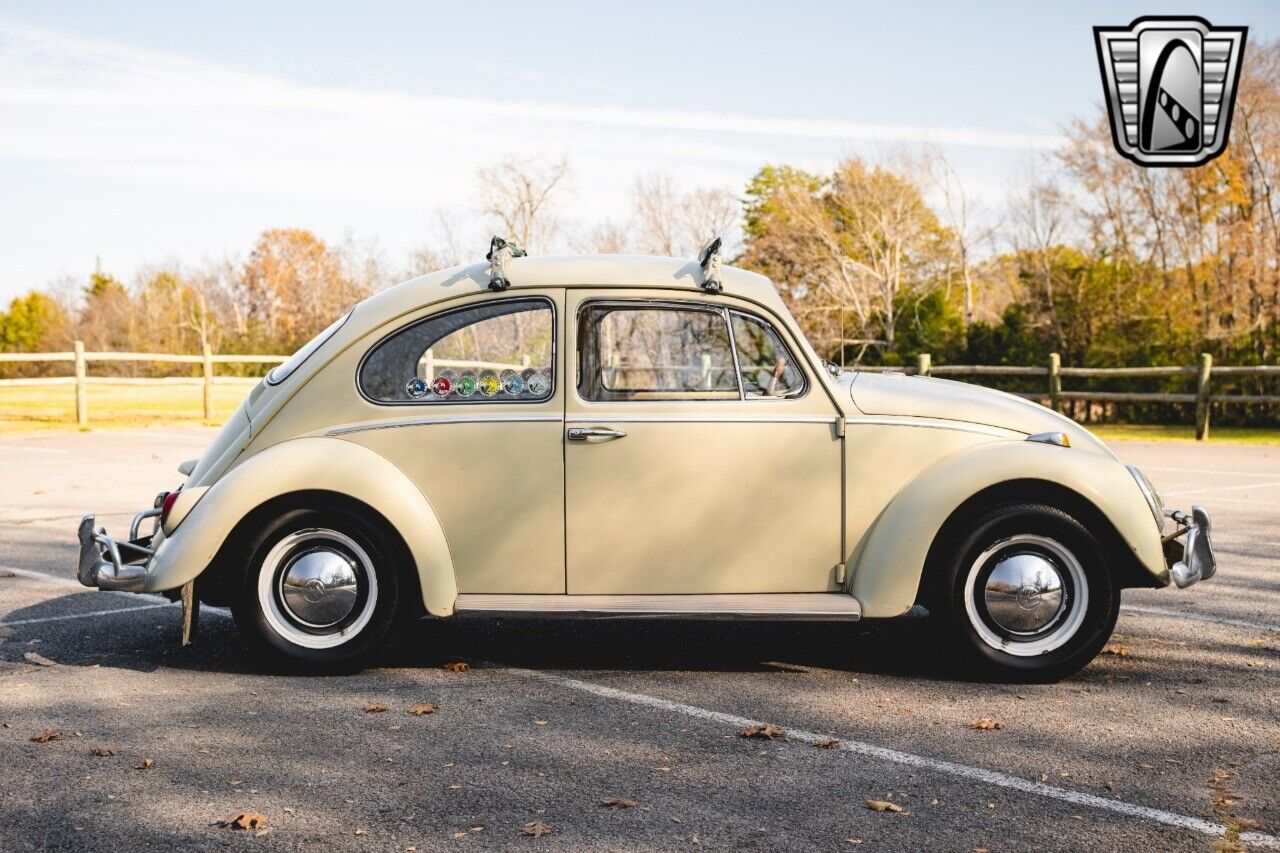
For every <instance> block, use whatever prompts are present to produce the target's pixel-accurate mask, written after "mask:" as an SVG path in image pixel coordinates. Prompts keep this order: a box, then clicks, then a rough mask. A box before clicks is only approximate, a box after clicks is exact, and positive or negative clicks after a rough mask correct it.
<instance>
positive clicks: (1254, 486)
mask: <svg viewBox="0 0 1280 853" xmlns="http://www.w3.org/2000/svg"><path fill="white" fill-rule="evenodd" d="M1272 486H1280V480H1277V481H1273V482H1270V483H1244V484H1242V485H1239V486H1211V487H1209V488H1207V489H1178V490H1177V491H1175V492H1163V493H1161V495H1160V496H1161V497H1166V498H1167V497H1173V496H1174V495H1207V494H1210V493H1213V492H1238V491H1240V490H1241V489H1269V488H1271V487H1272Z"/></svg>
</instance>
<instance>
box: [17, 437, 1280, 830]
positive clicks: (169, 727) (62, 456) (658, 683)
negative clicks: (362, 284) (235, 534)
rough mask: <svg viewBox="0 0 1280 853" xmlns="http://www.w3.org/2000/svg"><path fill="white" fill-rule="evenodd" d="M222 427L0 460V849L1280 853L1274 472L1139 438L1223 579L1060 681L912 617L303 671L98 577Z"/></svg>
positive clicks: (665, 633) (1219, 449) (1240, 457)
mask: <svg viewBox="0 0 1280 853" xmlns="http://www.w3.org/2000/svg"><path fill="white" fill-rule="evenodd" d="M211 435H212V431H210V430H198V429H186V430H165V431H160V430H149V431H138V432H93V433H70V434H62V433H59V434H44V435H32V436H15V435H10V436H5V437H0V724H2V726H3V727H2V728H0V779H2V780H3V782H2V784H0V849H3V850H44V849H76V850H125V849H127V850H169V849H174V848H175V847H183V848H200V849H204V848H208V849H222V848H224V847H228V846H230V847H232V848H246V849H254V850H258V849H261V850H269V849H318V848H323V849H352V850H400V851H404V850H410V849H416V850H419V851H421V850H466V849H481V848H484V849H489V848H499V849H520V850H525V849H530V850H532V849H557V850H562V849H610V850H668V849H671V850H677V849H678V850H688V849H726V848H732V849H749V850H836V849H853V848H855V847H856V848H858V849H867V850H870V849H880V850H906V849H922V848H927V849H946V850H977V849H986V850H991V851H997V850H1025V849H1032V848H1035V849H1054V850H1066V849H1088V850H1095V849H1096V850H1132V849H1136V848H1146V849H1149V850H1207V849H1211V848H1213V846H1214V845H1215V844H1217V845H1220V846H1222V847H1225V848H1226V849H1238V847H1240V846H1244V847H1248V848H1255V847H1256V848H1280V529H1278V527H1280V448H1271V447H1257V446H1235V445H1211V446H1196V445H1194V444H1181V443H1179V444H1168V443H1167V444H1145V443H1139V442H1132V443H1123V444H1121V443H1117V444H1116V445H1115V448H1116V450H1117V452H1118V454H1119V455H1120V456H1121V458H1122V459H1124V460H1125V461H1128V462H1133V463H1136V464H1138V465H1140V466H1141V467H1143V469H1144V470H1145V471H1146V472H1147V473H1148V475H1149V476H1150V477H1151V479H1152V480H1153V481H1155V483H1156V485H1157V486H1158V487H1159V488H1160V489H1161V491H1162V493H1163V494H1164V496H1165V498H1166V502H1167V503H1169V504H1174V505H1182V506H1189V505H1190V504H1191V503H1193V502H1195V503H1203V504H1205V505H1206V506H1208V507H1209V508H1210V510H1211V511H1212V512H1213V514H1214V521H1215V531H1214V533H1215V543H1216V546H1217V551H1218V558H1219V563H1220V566H1221V569H1220V571H1219V574H1218V577H1216V578H1214V579H1213V580H1212V581H1211V582H1209V583H1206V584H1202V585H1199V586H1197V587H1194V588H1192V589H1190V590H1186V591H1182V592H1179V591H1177V590H1173V589H1169V590H1160V591H1128V592H1127V593H1126V598H1125V610H1124V612H1123V613H1122V615H1121V618H1120V624H1119V626H1118V629H1117V634H1116V637H1115V639H1114V642H1113V645H1112V646H1111V647H1110V649H1109V651H1108V653H1106V654H1103V655H1101V656H1100V657H1099V658H1098V659H1097V660H1096V661H1095V662H1094V663H1093V664H1092V665H1090V666H1089V667H1088V668H1087V669H1085V670H1084V671H1083V672H1082V673H1081V674H1079V675H1078V676H1076V677H1074V678H1072V679H1070V680H1068V681H1065V682H1062V683H1060V684H1057V685H1047V686H1017V685H993V684H972V683H965V682H960V681H954V680H949V678H948V674H947V673H946V672H945V671H939V670H938V668H937V667H936V666H935V665H934V661H933V655H932V654H931V652H932V650H931V649H930V648H928V646H927V644H926V643H925V642H923V641H922V638H921V635H920V632H919V631H918V630H916V628H918V626H913V625H912V624H911V623H910V622H899V623H891V624H879V625H874V624H871V623H866V624H862V625H856V626H849V625H821V624H812V623H790V624H762V623H746V624H726V623H705V624H698V623H655V622H630V623H628V622H585V623H583V622H578V623H575V622H537V623H528V622H526V623H521V622H506V621H504V622H493V621H481V620H473V621H466V622H461V621H460V622H447V623H423V624H421V625H420V626H419V627H418V629H417V630H416V631H415V632H414V634H413V636H412V637H410V638H409V642H407V643H406V646H405V648H404V649H403V650H402V651H400V652H399V653H397V654H396V655H395V656H394V657H393V658H392V659H390V660H388V661H387V662H386V665H385V667H383V668H379V669H376V670H371V671H367V672H365V673H363V674H361V675H358V676H351V677H342V678H288V677H280V676H271V675H263V674H260V673H258V672H256V671H255V670H254V667H253V664H252V662H251V661H249V660H246V658H245V655H244V652H243V650H242V648H241V646H240V645H239V642H238V640H237V637H236V632H235V628H234V625H233V624H232V623H231V620H230V619H229V618H226V617H225V616H221V615H219V614H218V613H217V612H214V613H213V614H209V613H208V612H206V618H205V619H204V620H203V625H202V629H201V634H200V636H199V638H198V640H197V642H196V643H195V644H193V645H192V646H190V647H188V648H185V649H184V648H180V647H179V645H178V635H179V624H180V613H179V609H178V608H177V607H176V606H173V605H169V604H167V603H164V602H163V601H162V600H158V599H154V598H143V597H138V596H129V595H126V594H118V593H116V594H112V593H101V592H94V591H90V590H86V589H84V588H83V587H80V586H79V585H78V584H76V583H75V582H74V575H75V556H76V545H75V541H74V538H75V537H74V533H75V525H76V522H77V521H78V519H79V517H80V515H81V514H82V513H84V512H85V511H88V510H96V511H97V512H98V513H99V517H100V519H101V520H102V522H103V523H104V524H106V525H107V527H108V529H109V530H112V531H120V532H123V531H124V530H125V529H126V528H127V525H128V521H129V518H130V516H131V514H132V512H133V511H134V510H135V509H137V508H139V507H142V506H147V505H149V504H150V501H151V498H152V497H153V496H154V494H155V492H156V491H158V490H159V489H162V488H164V487H166V486H172V485H174V484H176V483H177V482H178V481H179V480H180V476H179V475H178V474H177V473H176V472H175V466H176V465H177V464H178V463H179V462H181V461H182V460H184V459H187V458H190V457H193V456H196V455H197V454H198V452H199V451H200V450H201V449H202V448H203V446H204V445H205V443H206V442H207V441H208V440H209V438H210V437H211ZM457 661H465V662H467V663H469V664H470V668H469V669H468V670H466V671H461V672H454V671H449V670H448V669H446V668H444V665H445V664H450V663H453V662H457ZM421 704H432V705H435V706H436V707H437V709H438V710H436V711H435V712H434V713H427V714H421V715H412V714H410V713H407V709H409V708H410V707H412V706H415V705H421ZM377 708H385V710H383V711H378V710H376V709H377ZM981 719H989V720H995V721H998V723H999V727H998V728H987V729H983V728H976V727H974V725H973V724H974V723H975V721H978V720H981ZM756 723H772V724H774V725H776V726H779V727H781V728H782V729H783V730H784V731H785V732H786V735H785V736H783V737H779V738H775V739H755V738H745V737H742V736H741V733H742V732H743V730H744V729H745V728H746V727H747V726H749V725H752V724H756ZM51 731H56V732H58V733H59V734H58V736H56V737H51V738H49V739H47V740H46V741H45V742H43V743H39V742H35V741H33V738H35V737H37V736H38V735H40V734H41V733H42V732H46V733H47V732H51ZM868 801H883V802H885V803H891V804H892V805H893V807H894V808H895V809H900V811H895V810H886V811H876V810H873V809H872V808H870V807H868V805H867V803H868ZM606 802H609V803H611V804H606ZM238 811H242V812H255V813H259V814H261V815H265V817H266V824H265V826H264V827H261V828H259V829H256V830H255V829H248V830H236V829H232V828H225V827H221V826H219V825H217V821H218V820H219V819H220V818H224V817H227V816H229V815H231V814H233V813H236V812H238ZM526 827H528V830H527V831H528V832H541V830H542V828H549V829H550V830H551V831H550V833H549V834H541V835H537V836H535V835H530V834H526Z"/></svg>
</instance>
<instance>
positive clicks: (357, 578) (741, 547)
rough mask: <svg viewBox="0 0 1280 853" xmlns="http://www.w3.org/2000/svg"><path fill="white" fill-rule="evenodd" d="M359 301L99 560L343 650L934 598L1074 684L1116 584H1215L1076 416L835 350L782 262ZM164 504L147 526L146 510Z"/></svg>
mask: <svg viewBox="0 0 1280 853" xmlns="http://www.w3.org/2000/svg"><path fill="white" fill-rule="evenodd" d="M521 255H522V253H520V252H519V251H518V250H517V249H515V248H514V246H513V245H512V244H505V245H504V244H503V242H502V241H501V240H499V239H496V238H495V241H494V250H493V251H491V253H490V256H491V259H490V261H489V262H488V263H486V262H481V263H476V264H472V265H470V266H463V267H458V268H454V269H449V270H444V271H442V272H438V273H433V274H431V275H426V276H422V277H420V278H415V279H413V280H411V281H408V282H405V283H404V284H401V285H399V286H397V287H394V288H392V289H390V290H387V291H384V292H382V293H379V294H377V295H375V296H373V297H371V298H369V299H367V300H365V301H364V302H361V303H360V304H359V305H357V306H356V307H355V308H354V309H353V310H352V311H351V312H350V313H349V314H347V315H346V316H345V317H343V318H341V319H339V320H338V321H337V322H335V323H334V324H333V325H332V326H330V327H329V328H328V329H326V330H325V331H324V332H322V333H321V334H320V335H319V336H317V337H316V338H315V339H314V340H313V341H311V342H310V343H309V344H307V345H306V346H305V347H303V348H302V349H301V350H299V351H298V352H297V353H296V354H295V355H294V356H293V357H292V358H290V359H289V361H288V362H286V363H285V364H282V365H280V366H278V367H277V368H275V369H274V370H272V371H271V373H270V375H268V376H267V378H266V379H265V380H264V381H263V382H262V383H261V384H259V385H258V386H257V387H256V388H254V390H253V391H252V393H250V394H249V396H248V398H247V399H246V401H245V403H244V404H243V405H242V406H241V407H240V409H239V410H238V411H237V412H236V413H235V414H234V415H233V416H232V417H231V419H230V420H229V421H228V422H227V424H226V425H225V426H224V427H223V429H222V431H221V433H219V435H218V437H217V438H216V439H215V440H214V442H213V444H212V445H211V446H210V447H209V449H208V450H207V451H206V452H205V453H204V455H203V456H202V457H201V458H200V459H199V460H193V461H191V462H187V463H184V464H183V465H182V466H181V467H180V471H181V472H182V473H183V474H185V475H186V477H187V480H186V482H185V483H183V484H182V486H181V487H179V488H178V489H177V490H176V491H172V492H167V493H162V494H161V495H160V497H158V498H157V501H156V508H154V509H151V510H148V511H144V512H142V513H139V515H138V517H137V518H135V520H134V524H133V529H132V530H131V532H130V538H129V540H128V541H124V540H117V539H113V538H112V537H110V536H108V535H107V534H106V532H105V531H104V530H102V529H100V528H98V527H96V525H95V522H94V517H93V516H91V515H90V516H85V518H84V520H83V521H82V523H81V525H80V531H79V535H80V543H81V552H80V564H79V574H80V580H81V581H82V582H83V583H84V584H86V585H88V586H96V587H99V588H101V589H110V590H131V591H138V592H163V593H168V594H169V595H170V596H172V597H174V598H178V597H181V598H182V600H183V603H184V610H185V621H184V642H186V641H187V639H188V638H189V634H190V632H191V630H192V628H193V622H194V617H195V615H196V612H197V610H198V606H199V604H200V602H205V603H207V604H213V605H227V606H230V608H231V610H232V612H233V614H234V616H235V619H236V622H237V624H238V626H239V628H240V630H241V633H242V635H243V636H244V638H245V640H246V642H248V643H249V644H250V645H251V647H252V648H253V649H254V650H256V651H257V652H258V653H259V654H261V655H264V656H267V657H269V658H271V659H274V660H275V661H276V662H277V663H279V662H284V663H287V664H291V665H293V666H295V667H301V668H308V669H316V668H319V669H349V668H353V667H356V666H359V665H361V664H362V663H366V662H368V661H370V660H372V659H374V658H375V657H376V655H377V654H378V653H379V652H380V651H382V650H383V649H385V648H386V647H387V646H388V645H389V644H390V643H391V642H392V640H393V639H394V637H395V636H396V634H397V631H398V629H400V628H401V627H402V626H403V625H404V624H405V623H406V622H407V621H408V620H412V619H415V618H418V617H421V616H424V615H429V616H433V617H450V616H454V615H458V614H503V615H508V616H510V615H513V614H519V615H523V616H557V617H572V616H589V617H669V618H734V619H738V618H767V619H831V620H840V619H845V620H853V619H859V618H875V619H883V618H887V617H895V616H901V615H903V614H906V613H907V612H908V611H910V610H912V608H913V606H915V605H921V606H922V607H923V608H924V609H926V610H927V611H928V612H929V614H930V617H931V618H930V620H929V622H930V623H932V624H933V625H935V626H936V628H937V630H939V631H941V632H942V634H943V636H944V637H945V638H946V641H945V645H943V646H940V647H942V648H947V649H948V650H952V651H954V652H955V653H957V655H958V656H959V658H960V661H961V662H962V663H964V664H966V665H967V666H968V667H969V669H970V671H975V670H976V671H977V672H978V673H980V674H982V675H985V676H986V677H997V678H1008V679H1024V680H1026V679H1034V680H1047V679H1056V678H1060V677H1062V676H1064V675H1067V674H1070V673H1072V672H1075V671H1076V670H1078V669H1079V668H1080V667H1082V666H1084V665H1085V664H1086V663H1088V662H1089V661H1090V660H1091V659H1092V658H1093V657H1094V655H1096V654H1097V653H1098V651H1099V650H1100V649H1101V648H1102V647H1103V645H1104V643H1105V642H1106V641H1107V639H1108V637H1109V635H1110V634H1111V632H1112V629H1113V627H1114V625H1115V622H1116V616H1117V613H1118V612H1119V606H1120V591H1121V589H1123V588H1126V587H1160V586H1166V585H1168V584H1169V583H1170V582H1171V581H1173V582H1175V583H1176V584H1177V586H1179V587H1185V586H1188V585H1190V584H1193V583H1195V582H1196V581H1198V580H1201V579H1204V578H1208V577H1210V576H1211V575H1212V574H1213V572H1214V558H1213V553H1212V549H1211V547H1210V544H1209V538H1208V535H1209V518H1208V515H1207V514H1206V513H1205V512H1204V510H1203V509H1202V508H1200V507H1195V508H1193V510H1192V511H1191V512H1190V513H1182V512H1178V511H1175V510H1165V509H1163V507H1162V505H1161V502H1160V499H1159V498H1158V497H1157V495H1156V493H1155V491H1154V489H1153V488H1152V486H1151V484H1150V483H1149V482H1148V481H1147V479H1146V478H1145V477H1144V476H1143V475H1142V474H1141V473H1140V472H1139V471H1138V470H1136V469H1135V468H1132V467H1126V466H1125V465H1123V464H1121V463H1120V462H1118V461H1117V460H1116V458H1115V456H1113V455H1112V454H1111V452H1110V451H1108V449H1107V448H1106V447H1105V446H1104V445H1103V444H1102V443H1101V442H1100V441H1098V440H1097V439H1096V438H1094V437H1093V436H1092V435H1091V434H1090V433H1089V432H1087V431H1086V430H1084V429H1083V428H1081V427H1080V426H1078V425H1077V424H1075V423H1074V422H1072V421H1070V420H1069V419H1067V418H1065V417H1063V416H1061V415H1059V414H1057V413H1055V412H1053V411H1051V410H1050V409H1047V408H1044V407H1041V406H1039V405H1035V404H1033V403H1030V402H1027V401H1024V400H1022V399H1020V398H1018V397H1016V396H1012V395H1009V394H1004V393H1000V392H996V391H992V390H987V389H983V388H980V387H974V386H970V385H964V384H959V383H955V382H948V381H944V380H939V379H931V378H922V377H909V376H902V375H888V374H882V375H876V374H870V373H865V372H862V373H860V372H856V371H854V372H839V371H836V370H835V369H833V368H831V367H829V366H828V365H824V363H823V362H822V361H821V360H820V359H819V358H818V356H817V355H816V354H815V353H814V351H813V350H812V348H811V347H810V346H809V344H808V343H807V342H806V340H805V338H804V336H803V334H802V333H801V331H800V329H799V327H798V326H797V325H796V322H795V320H794V319H793V318H792V316H791V315H790V314H789V313H788V311H787V309H786V308H785V306H784V305H783V303H782V300H781V299H780V298H779V296H778V293H777V291H776V290H775V289H774V287H773V285H772V284H771V283H770V282H769V280H768V279H766V278H764V277H762V276H760V275H757V274H754V273H751V272H746V271H743V270H739V269H734V268H731V267H728V266H725V267H724V268H723V269H722V268H721V267H720V263H719V257H718V255H717V253H716V251H715V249H714V248H709V249H708V250H707V251H704V253H703V255H702V256H701V258H700V260H698V261H690V260H680V259H673V258H656V257H627V256H583V257H542V258H535V257H523V256H521ZM148 522H150V523H152V524H154V526H155V529H154V533H153V534H152V535H143V534H144V533H145V531H144V530H142V527H143V525H144V523H148Z"/></svg>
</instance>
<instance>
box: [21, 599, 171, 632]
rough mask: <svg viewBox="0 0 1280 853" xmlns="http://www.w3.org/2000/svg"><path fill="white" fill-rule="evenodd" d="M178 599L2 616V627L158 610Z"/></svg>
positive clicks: (169, 605)
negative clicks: (55, 613) (9, 617)
mask: <svg viewBox="0 0 1280 853" xmlns="http://www.w3.org/2000/svg"><path fill="white" fill-rule="evenodd" d="M178 603H179V602H177V601H166V602H165V603H164V604H139V605H138V606H137V607H113V608H112V609H110V610H90V611H89V612H88V613H66V614H63V615H62V616H40V617H38V618H35V619H14V620H13V621H11V622H6V621H4V619H3V618H2V617H0V628H6V627H9V626H11V625H35V624H36V623H37V622H61V621H63V620H64V619H90V618H92V617H94V616H110V615H112V614H114V613H136V612H138V611H139V610H156V609H158V608H161V607H173V606H174V605H175V604H178Z"/></svg>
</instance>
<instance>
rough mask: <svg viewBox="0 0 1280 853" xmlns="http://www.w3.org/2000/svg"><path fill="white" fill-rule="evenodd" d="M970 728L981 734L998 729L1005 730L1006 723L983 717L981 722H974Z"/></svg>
mask: <svg viewBox="0 0 1280 853" xmlns="http://www.w3.org/2000/svg"><path fill="white" fill-rule="evenodd" d="M969 728H971V729H976V730H977V731H980V732H992V731H995V730H996V729H1003V728H1004V723H1002V722H1000V721H999V720H993V719H991V718H990V717H983V718H982V719H980V720H974V721H973V722H972V723H970V724H969Z"/></svg>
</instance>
